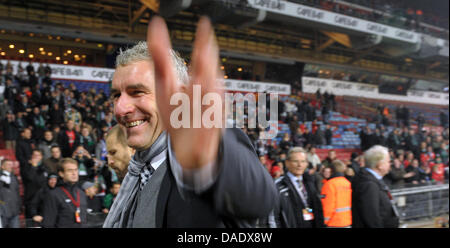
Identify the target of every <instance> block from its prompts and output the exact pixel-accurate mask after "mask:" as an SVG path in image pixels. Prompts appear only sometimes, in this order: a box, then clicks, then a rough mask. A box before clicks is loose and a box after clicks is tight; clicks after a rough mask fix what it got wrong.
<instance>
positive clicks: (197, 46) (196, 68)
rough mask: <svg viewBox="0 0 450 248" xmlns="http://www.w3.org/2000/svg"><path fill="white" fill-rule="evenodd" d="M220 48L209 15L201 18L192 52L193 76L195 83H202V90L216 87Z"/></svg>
mask: <svg viewBox="0 0 450 248" xmlns="http://www.w3.org/2000/svg"><path fill="white" fill-rule="evenodd" d="M218 53H219V50H218V47H217V44H216V41H215V37H214V30H213V28H212V26H211V22H210V21H209V19H208V18H207V17H202V18H200V21H199V23H198V26H197V32H196V34H195V42H194V51H193V53H192V65H191V66H192V67H191V76H192V80H193V81H192V83H193V84H201V85H202V91H203V90H205V91H208V90H209V89H214V86H215V85H216V79H217V78H216V77H217V71H218V63H219V62H218V57H219V54H218Z"/></svg>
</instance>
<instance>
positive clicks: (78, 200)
mask: <svg viewBox="0 0 450 248" xmlns="http://www.w3.org/2000/svg"><path fill="white" fill-rule="evenodd" d="M61 189H62V190H63V191H64V193H66V195H67V197H69V199H70V200H71V201H72V203H73V205H75V207H77V208H79V207H80V190H77V200H76V201H75V199H73V197H72V195H71V194H70V193H69V191H67V189H66V188H64V187H62V186H61Z"/></svg>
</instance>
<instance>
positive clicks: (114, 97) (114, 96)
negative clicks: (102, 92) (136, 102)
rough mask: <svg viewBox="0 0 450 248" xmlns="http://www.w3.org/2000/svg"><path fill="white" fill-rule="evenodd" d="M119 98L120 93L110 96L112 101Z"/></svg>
mask: <svg viewBox="0 0 450 248" xmlns="http://www.w3.org/2000/svg"><path fill="white" fill-rule="evenodd" d="M119 97H120V93H115V94H111V98H112V99H117V98H119Z"/></svg>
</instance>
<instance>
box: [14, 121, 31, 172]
mask: <svg viewBox="0 0 450 248" xmlns="http://www.w3.org/2000/svg"><path fill="white" fill-rule="evenodd" d="M20 135H21V138H20V139H19V140H18V141H17V144H16V159H17V160H18V161H19V165H20V168H21V169H22V167H23V166H25V165H26V164H27V163H28V160H29V159H30V158H31V153H32V152H33V146H34V143H33V141H32V140H31V130H30V129H29V128H25V129H23V130H22V132H21V134H20Z"/></svg>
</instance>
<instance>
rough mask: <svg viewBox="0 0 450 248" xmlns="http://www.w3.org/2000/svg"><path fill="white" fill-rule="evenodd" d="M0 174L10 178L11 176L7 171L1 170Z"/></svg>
mask: <svg viewBox="0 0 450 248" xmlns="http://www.w3.org/2000/svg"><path fill="white" fill-rule="evenodd" d="M1 172H2V173H3V174H5V175H6V176H10V175H11V173H10V172H9V171H7V170H2V171H1Z"/></svg>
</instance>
